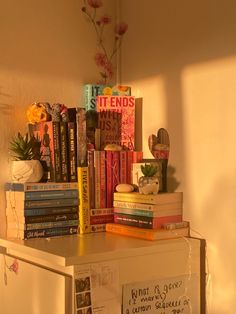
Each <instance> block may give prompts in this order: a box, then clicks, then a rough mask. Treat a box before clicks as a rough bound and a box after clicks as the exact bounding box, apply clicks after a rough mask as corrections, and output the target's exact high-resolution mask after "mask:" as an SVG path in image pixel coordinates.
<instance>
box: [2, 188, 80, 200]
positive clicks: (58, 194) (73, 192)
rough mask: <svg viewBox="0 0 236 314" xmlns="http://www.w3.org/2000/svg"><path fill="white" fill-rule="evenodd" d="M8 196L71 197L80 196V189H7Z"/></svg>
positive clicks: (28, 198) (22, 197)
mask: <svg viewBox="0 0 236 314" xmlns="http://www.w3.org/2000/svg"><path fill="white" fill-rule="evenodd" d="M6 197H7V198H10V199H11V200H12V199H13V200H14V198H15V199H16V200H17V201H22V200H25V201H27V200H29V201H30V200H36V201H37V200H38V201H39V200H57V199H70V198H78V189H76V190H55V191H35V192H20V191H6Z"/></svg>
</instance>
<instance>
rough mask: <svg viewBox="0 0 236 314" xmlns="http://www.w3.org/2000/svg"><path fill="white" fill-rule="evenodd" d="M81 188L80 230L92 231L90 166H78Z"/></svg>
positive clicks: (79, 186) (82, 231) (83, 231)
mask: <svg viewBox="0 0 236 314" xmlns="http://www.w3.org/2000/svg"><path fill="white" fill-rule="evenodd" d="M78 188H79V200H80V204H79V230H80V233H81V234H83V233H89V231H90V191H89V171H88V167H78Z"/></svg>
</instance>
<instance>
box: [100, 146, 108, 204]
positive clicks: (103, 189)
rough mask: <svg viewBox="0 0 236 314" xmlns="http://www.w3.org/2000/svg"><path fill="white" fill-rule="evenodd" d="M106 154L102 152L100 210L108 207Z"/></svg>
mask: <svg viewBox="0 0 236 314" xmlns="http://www.w3.org/2000/svg"><path fill="white" fill-rule="evenodd" d="M106 191H107V187H106V152H105V151H104V150H103V151H100V208H106V207H107V193H106Z"/></svg>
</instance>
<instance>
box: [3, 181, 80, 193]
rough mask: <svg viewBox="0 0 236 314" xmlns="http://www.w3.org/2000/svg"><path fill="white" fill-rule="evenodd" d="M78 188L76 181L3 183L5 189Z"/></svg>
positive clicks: (51, 189)
mask: <svg viewBox="0 0 236 314" xmlns="http://www.w3.org/2000/svg"><path fill="white" fill-rule="evenodd" d="M77 188H78V183H77V182H73V183H71V182H41V183H30V182H26V183H14V182H7V183H5V191H32V192H33V191H55V190H74V189H77Z"/></svg>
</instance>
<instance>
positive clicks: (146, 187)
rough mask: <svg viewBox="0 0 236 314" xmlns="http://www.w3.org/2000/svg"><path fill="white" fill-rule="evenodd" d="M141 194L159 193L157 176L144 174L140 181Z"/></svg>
mask: <svg viewBox="0 0 236 314" xmlns="http://www.w3.org/2000/svg"><path fill="white" fill-rule="evenodd" d="M138 187H139V193H140V194H157V193H158V192H159V181H158V178H157V177H145V176H142V177H140V178H139V181H138Z"/></svg>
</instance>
